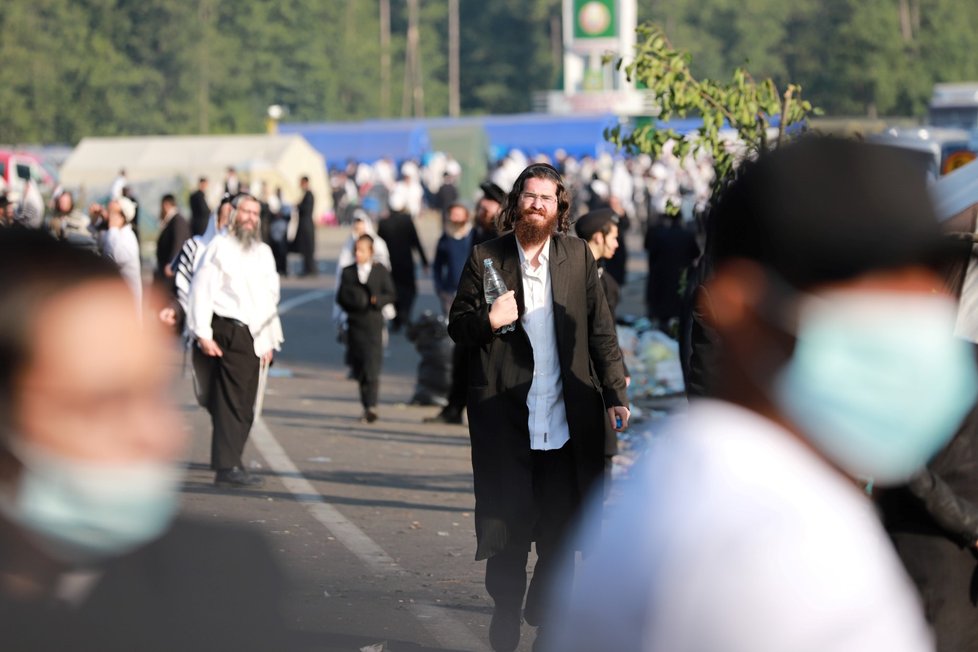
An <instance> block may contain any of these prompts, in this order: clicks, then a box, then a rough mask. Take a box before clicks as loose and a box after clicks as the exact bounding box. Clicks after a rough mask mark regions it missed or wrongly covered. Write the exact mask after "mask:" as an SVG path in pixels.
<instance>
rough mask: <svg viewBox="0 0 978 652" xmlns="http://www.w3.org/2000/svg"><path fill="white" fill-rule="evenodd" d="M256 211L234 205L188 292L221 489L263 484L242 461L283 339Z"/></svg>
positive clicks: (246, 203)
mask: <svg viewBox="0 0 978 652" xmlns="http://www.w3.org/2000/svg"><path fill="white" fill-rule="evenodd" d="M260 214H261V204H260V202H259V201H258V200H257V199H255V198H254V197H252V196H250V195H241V196H239V197H238V198H237V199H236V200H235V207H234V213H233V214H232V216H231V229H230V232H228V233H222V234H220V235H217V236H216V237H215V238H214V239H213V240H212V241H211V243H210V245H209V246H208V247H207V250H206V252H205V253H204V257H203V259H202V260H201V261H200V268H199V269H198V270H197V272H196V273H195V274H194V276H193V282H192V285H191V288H190V306H189V308H190V311H189V314H188V316H187V320H188V323H187V326H188V329H189V331H190V332H191V333H192V334H193V336H194V337H195V338H196V340H197V343H196V346H195V347H194V356H195V358H196V359H195V369H197V370H198V371H199V370H200V369H208V368H209V371H210V374H209V378H207V377H205V378H198V381H200V382H201V383H202V384H203V393H204V397H203V401H202V402H203V403H204V404H206V407H207V410H208V412H210V415H211V423H212V424H213V429H214V430H213V435H212V437H213V438H212V443H211V467H212V468H213V469H214V470H215V471H216V475H215V478H214V483H215V484H217V485H219V486H227V487H247V486H256V485H260V484H261V478H259V477H256V476H253V475H251V474H250V473H248V471H247V470H246V469H245V468H244V465H243V464H242V460H241V457H242V453H243V451H244V447H245V443H246V442H247V441H248V434H249V432H250V431H251V425H252V422H253V421H254V418H255V411H254V408H255V398H256V395H257V391H258V380H259V372H260V366H261V362H262V361H264V362H265V363H266V364H267V363H269V362H271V358H272V354H273V351H274V350H275V349H278V348H279V346H280V345H281V343H282V341H283V337H282V327H281V324H280V322H279V319H278V300H279V279H278V273H277V272H276V271H275V259H274V257H273V256H272V251H271V249H270V248H269V247H268V245H266V244H264V243H263V242H262V241H261V235H260V227H259V224H260ZM205 358H206V359H205ZM208 361H209V366H208V364H207V363H208ZM205 375H206V374H205Z"/></svg>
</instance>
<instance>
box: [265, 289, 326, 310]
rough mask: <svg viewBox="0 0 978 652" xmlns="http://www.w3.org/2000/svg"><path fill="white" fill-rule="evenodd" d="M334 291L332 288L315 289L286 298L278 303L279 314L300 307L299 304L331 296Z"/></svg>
mask: <svg viewBox="0 0 978 652" xmlns="http://www.w3.org/2000/svg"><path fill="white" fill-rule="evenodd" d="M332 294H333V292H332V291H331V290H313V291H312V292H303V293H302V294H300V295H298V296H295V297H292V298H291V299H286V300H285V301H282V302H281V303H279V304H278V314H279V315H284V314H285V313H287V312H288V311H290V310H292V309H293V308H298V307H299V306H301V305H303V304H306V303H312V302H313V301H319V300H320V299H325V298H326V297H328V296H331V295H332Z"/></svg>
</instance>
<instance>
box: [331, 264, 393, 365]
mask: <svg viewBox="0 0 978 652" xmlns="http://www.w3.org/2000/svg"><path fill="white" fill-rule="evenodd" d="M371 297H373V298H374V299H375V300H374V301H373V302H371ZM394 298H395V292H394V284H393V282H392V281H391V275H390V272H388V271H387V268H386V267H384V266H383V265H381V264H379V263H374V264H373V267H371V269H370V275H369V276H367V282H366V283H361V282H360V278H359V277H358V276H357V266H356V264H353V265H350V266H348V267H344V268H343V271H342V273H341V275H340V287H339V289H338V290H337V292H336V303H338V304H339V305H340V307H341V308H343V310H345V311H346V318H347V324H348V325H349V334H348V340H347V342H348V346H349V347H350V352H351V354H353V355H354V356H357V359H358V360H362V361H363V364H364V365H365V366H366V367H369V368H370V369H375V370H378V371H379V369H380V364H381V361H382V360H383V355H384V350H383V332H384V316H383V315H382V314H381V312H380V311H381V308H383V307H384V306H385V305H387V304H388V303H394Z"/></svg>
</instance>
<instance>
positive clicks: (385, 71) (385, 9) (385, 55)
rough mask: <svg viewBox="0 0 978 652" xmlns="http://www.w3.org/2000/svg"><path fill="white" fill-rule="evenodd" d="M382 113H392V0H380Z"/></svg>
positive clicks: (387, 116)
mask: <svg viewBox="0 0 978 652" xmlns="http://www.w3.org/2000/svg"><path fill="white" fill-rule="evenodd" d="M380 115H381V116H383V117H385V118H389V117H390V115H391V0H380Z"/></svg>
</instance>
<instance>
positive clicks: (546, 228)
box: [513, 211, 557, 247]
mask: <svg viewBox="0 0 978 652" xmlns="http://www.w3.org/2000/svg"><path fill="white" fill-rule="evenodd" d="M527 212H528V211H523V212H522V213H521V214H520V219H518V220H516V224H514V225H513V231H514V232H516V238H517V239H518V240H519V241H520V245H522V246H523V247H532V246H534V245H538V244H541V243H543V242H544V241H546V239H547V238H549V237H550V236H551V235H553V233H554V230H555V227H556V226H557V214H556V213H554V214H552V215H551V216H550V217H549V218H548V219H547V221H546V222H531V221H530V220H528V219H525V218H526V213H527Z"/></svg>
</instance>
